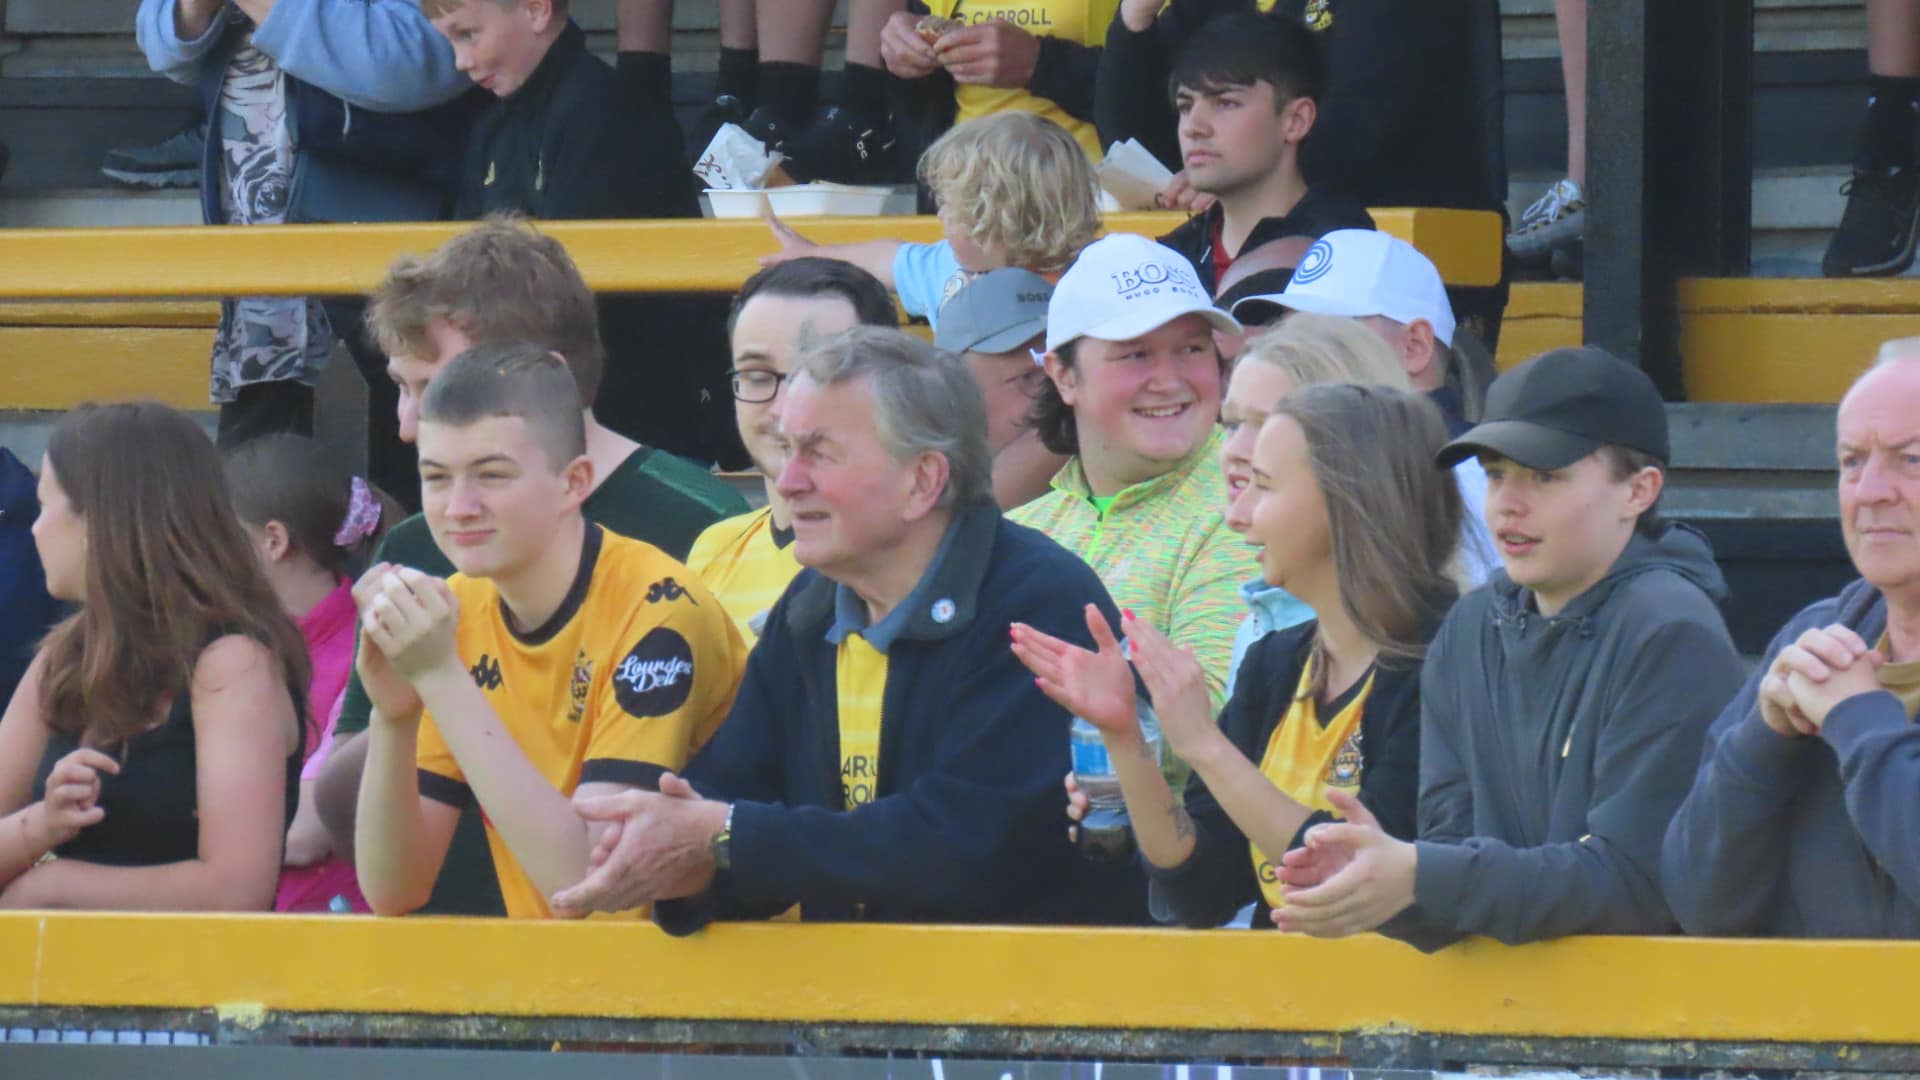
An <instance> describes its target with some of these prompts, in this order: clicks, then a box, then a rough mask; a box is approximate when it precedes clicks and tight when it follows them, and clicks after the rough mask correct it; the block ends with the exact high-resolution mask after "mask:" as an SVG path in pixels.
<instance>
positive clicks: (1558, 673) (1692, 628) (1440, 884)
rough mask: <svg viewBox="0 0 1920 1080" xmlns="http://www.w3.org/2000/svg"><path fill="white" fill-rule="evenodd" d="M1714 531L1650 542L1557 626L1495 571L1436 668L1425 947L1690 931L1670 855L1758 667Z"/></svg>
mask: <svg viewBox="0 0 1920 1080" xmlns="http://www.w3.org/2000/svg"><path fill="white" fill-rule="evenodd" d="M1724 591H1725V580H1724V579H1723V578H1722V577H1721V576H1720V571H1719V568H1718V567H1716V566H1715V565H1714V563H1713V552H1712V550H1711V549H1710V548H1709V547H1708V545H1707V541H1706V539H1705V538H1704V537H1702V536H1701V535H1700V534H1699V533H1697V532H1695V531H1693V530H1692V529H1689V528H1687V527H1686V526H1683V525H1670V526H1668V527H1667V529H1666V531H1665V532H1663V533H1662V534H1660V536H1659V537H1658V538H1657V539H1655V538H1649V537H1647V536H1643V535H1641V534H1639V533H1636V534H1635V535H1634V537H1633V539H1632V540H1630V541H1629V542H1628V544H1627V547H1626V550H1625V551H1623V552H1622V553H1621V555H1620V558H1619V559H1618V560H1617V561H1615V563H1614V565H1613V568H1612V569H1611V570H1610V571H1608V573H1607V576H1606V577H1604V578H1602V579H1601V580H1600V582H1599V583H1598V584H1596V585H1594V586H1593V587H1592V588H1590V589H1588V590H1587V591H1586V592H1584V593H1581V594H1580V595H1579V596H1578V597H1575V598H1574V600H1573V601H1572V602H1571V603H1569V604H1568V605H1567V606H1566V608H1565V609H1564V610H1562V611H1561V612H1560V613H1559V614H1557V615H1555V616H1553V617H1552V618H1545V617H1542V616H1541V615H1540V614H1539V612H1538V610H1537V607H1536V605H1535V602H1534V598H1533V593H1532V591H1531V590H1528V589H1524V588H1522V587H1520V586H1518V585H1516V584H1514V582H1513V580H1512V579H1511V578H1509V577H1508V576H1507V574H1506V573H1505V571H1499V572H1496V573H1495V575H1494V577H1493V580H1492V581H1491V582H1489V583H1488V585H1487V586H1486V587H1484V588H1482V589H1479V590H1477V591H1475V592H1473V593H1472V594H1470V595H1468V596H1467V597H1465V598H1464V599H1462V600H1461V601H1460V602H1459V603H1458V604H1456V605H1454V608H1453V611H1452V613H1451V614H1449V615H1448V616H1447V620H1446V622H1445V624H1444V625H1442V626H1441V628H1440V633H1439V636H1438V637H1436V638H1435V639H1434V643H1433V647H1432V649H1431V651H1430V652H1429V653H1428V654H1427V661H1426V663H1425V664H1424V665H1423V667H1422V677H1421V686H1420V695H1421V717H1420V738H1421V748H1420V755H1421V760H1420V811H1419V813H1420V826H1419V828H1420V831H1419V837H1420V839H1419V840H1418V842H1417V845H1416V846H1417V849H1418V852H1419V869H1418V871H1417V874H1416V878H1415V885H1414V897H1415V899H1414V904H1413V906H1412V907H1410V908H1408V909H1407V910H1406V911H1404V912H1402V913H1401V914H1400V915H1398V916H1396V917H1395V918H1394V919H1393V920H1391V921H1390V922H1388V924H1387V925H1385V926H1383V927H1381V932H1382V933H1385V934H1390V935H1392V936H1394V937H1398V938H1400V939H1402V940H1404V941H1407V942H1409V943H1411V944H1413V945H1415V946H1417V947H1419V948H1422V949H1428V950H1431V949H1437V948H1439V947H1441V946H1443V945H1446V944H1449V943H1450V942H1452V941H1455V940H1457V939H1458V938H1460V937H1462V936H1464V935H1468V934H1482V935H1485V936H1488V937H1492V938H1497V939H1499V940H1500V941H1504V942H1507V943H1509V944H1518V943H1521V942H1527V941H1540V940H1543V939H1546V938H1555V937H1563V936H1566V935H1569V934H1649V933H1661V932H1665V931H1669V930H1671V929H1672V928H1673V925H1674V920H1673V916H1672V915H1671V914H1670V913H1669V912H1668V910H1667V903H1666V900H1665V899H1664V898H1663V897H1662V896H1661V892H1660V843H1661V838H1662V837H1663V836H1664V835H1665V834H1666V830H1667V822H1668V820H1669V819H1670V818H1671V817H1672V816H1673V811H1674V808H1675V807H1677V806H1679V805H1680V800H1681V799H1682V798H1683V797H1684V796H1685V795H1686V793H1687V785H1688V783H1689V782H1690V780H1691V779H1692V774H1693V767H1694V764H1695V763H1696V762H1698V761H1699V754H1700V743H1701V739H1702V738H1703V737H1704V736H1705V734H1706V732H1707V728H1708V726H1709V725H1710V724H1711V723H1712V722H1713V718H1714V717H1715V716H1717V715H1719V712H1720V710H1721V708H1722V707H1723V706H1725V705H1726V703H1727V702H1728V701H1729V700H1731V699H1732V698H1733V696H1734V695H1735V694H1737V693H1738V692H1739V690H1740V682H1741V678H1742V675H1743V669H1742V666H1741V662H1740V655H1739V653H1738V652H1737V651H1736V650H1735V649H1734V645H1733V640H1732V639H1731V638H1730V637H1729V636H1728V635H1727V627H1726V622H1725V620H1723V619H1722V618H1721V616H1720V611H1719V609H1718V608H1717V607H1716V606H1715V600H1716V599H1717V598H1718V597H1719V596H1720V595H1721V594H1722V593H1723V592H1724Z"/></svg>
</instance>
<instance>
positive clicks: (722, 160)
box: [693, 124, 793, 191]
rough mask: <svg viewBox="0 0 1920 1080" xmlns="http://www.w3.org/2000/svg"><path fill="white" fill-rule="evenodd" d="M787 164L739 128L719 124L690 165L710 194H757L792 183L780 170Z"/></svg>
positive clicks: (732, 125)
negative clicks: (761, 190)
mask: <svg viewBox="0 0 1920 1080" xmlns="http://www.w3.org/2000/svg"><path fill="white" fill-rule="evenodd" d="M784 160H786V159H785V158H783V157H781V156H780V155H779V154H778V153H775V152H773V151H771V150H768V149H767V144H765V143H763V142H761V141H760V140H759V139H756V138H754V137H753V136H752V135H749V134H747V132H746V129H745V128H742V127H741V126H740V125H738V124H722V125H721V126H720V130H719V131H717V132H715V133H714V135H713V141H712V142H710V143H708V144H707V148H706V150H705V151H703V152H702V153H701V154H700V160H698V161H696V162H694V164H693V175H695V176H697V177H699V178H700V182H701V183H702V184H704V185H706V187H707V188H708V189H709V190H711V189H714V188H718V189H719V190H721V191H758V190H760V189H762V188H770V187H783V186H785V185H787V184H791V183H793V177H791V176H788V175H787V174H786V171H785V170H784V169H782V168H780V163H781V162H782V161H784Z"/></svg>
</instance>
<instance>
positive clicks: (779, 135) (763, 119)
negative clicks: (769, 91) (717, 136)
mask: <svg viewBox="0 0 1920 1080" xmlns="http://www.w3.org/2000/svg"><path fill="white" fill-rule="evenodd" d="M740 127H741V128H742V129H743V130H744V131H746V133H747V134H749V135H751V136H753V137H754V138H756V139H759V140H760V141H761V142H763V143H765V144H766V147H767V149H769V150H779V149H780V148H781V147H782V146H783V145H785V143H786V141H787V139H788V138H789V137H790V136H792V134H793V132H791V131H789V130H787V125H786V124H784V123H782V122H781V120H780V118H779V117H778V116H776V115H774V112H773V110H772V109H769V108H767V107H766V106H765V105H762V106H760V107H759V108H757V109H755V110H753V112H751V113H749V114H747V118H746V119H745V120H743V121H741V122H740ZM701 149H703V150H704V149H706V148H705V147H701Z"/></svg>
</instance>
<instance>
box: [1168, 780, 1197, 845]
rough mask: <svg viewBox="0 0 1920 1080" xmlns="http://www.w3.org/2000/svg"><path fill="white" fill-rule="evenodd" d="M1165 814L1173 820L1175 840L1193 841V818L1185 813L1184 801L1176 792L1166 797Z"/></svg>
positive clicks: (1185, 805)
mask: <svg viewBox="0 0 1920 1080" xmlns="http://www.w3.org/2000/svg"><path fill="white" fill-rule="evenodd" d="M1167 814H1168V815H1169V816H1170V817H1172V818H1173V835H1174V836H1175V837H1176V838H1178V839H1181V840H1191V839H1193V816H1192V815H1190V814H1188V813H1187V803H1186V800H1185V799H1183V798H1181V797H1180V793H1179V792H1177V791H1176V792H1174V793H1172V794H1170V795H1169V796H1167Z"/></svg>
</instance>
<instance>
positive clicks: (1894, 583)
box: [1835, 338, 1920, 614]
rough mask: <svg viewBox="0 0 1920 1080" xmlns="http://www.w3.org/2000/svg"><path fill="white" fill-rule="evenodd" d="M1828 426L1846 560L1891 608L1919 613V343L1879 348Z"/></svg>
mask: <svg viewBox="0 0 1920 1080" xmlns="http://www.w3.org/2000/svg"><path fill="white" fill-rule="evenodd" d="M1835 421H1836V422H1835V426H1836V428H1837V432H1836V434H1837V436H1838V437H1837V439H1836V442H1837V448H1836V457H1837V461H1838V465H1839V471H1840V492H1839V494H1840V526H1841V530H1842V532H1843V534H1844V535H1845V537H1846V541H1847V554H1848V555H1849V556H1850V557H1851V558H1852V559H1853V565H1854V569H1856V570H1858V571H1859V572H1860V576H1861V577H1864V578H1866V579H1867V580H1868V581H1870V582H1872V583H1873V584H1874V585H1876V586H1878V587H1879V588H1880V590H1881V591H1882V592H1884V593H1885V594H1886V595H1887V600H1888V603H1889V604H1891V605H1893V606H1894V608H1895V609H1896V610H1904V611H1905V612H1907V613H1909V614H1920V338H1902V339H1900V340H1897V341H1889V342H1888V343H1887V344H1886V345H1884V346H1882V347H1881V349H1880V355H1879V357H1878V359H1877V360H1876V361H1875V362H1874V365H1873V366H1872V367H1870V368H1868V369H1867V371H1866V373H1865V374H1864V375H1862V376H1860V378H1859V379H1858V380H1857V381H1856V382H1855V383H1854V384H1853V387H1852V388H1851V389H1849V390H1848V391H1847V396H1846V397H1844V398H1842V399H1841V400H1840V410H1839V413H1838V415H1837V416H1836V418H1835Z"/></svg>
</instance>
